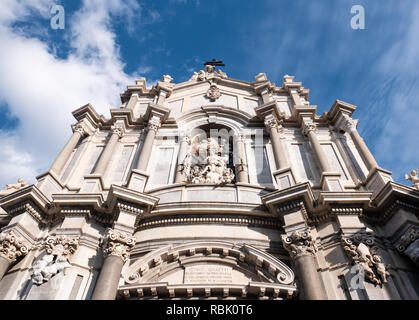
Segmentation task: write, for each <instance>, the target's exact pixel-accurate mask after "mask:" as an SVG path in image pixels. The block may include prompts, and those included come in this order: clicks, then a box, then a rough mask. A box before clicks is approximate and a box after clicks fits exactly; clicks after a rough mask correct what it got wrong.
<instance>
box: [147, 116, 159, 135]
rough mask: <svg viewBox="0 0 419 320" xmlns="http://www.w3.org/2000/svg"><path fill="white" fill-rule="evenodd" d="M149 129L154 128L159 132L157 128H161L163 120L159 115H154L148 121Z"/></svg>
mask: <svg viewBox="0 0 419 320" xmlns="http://www.w3.org/2000/svg"><path fill="white" fill-rule="evenodd" d="M147 127H148V130H153V131H155V132H157V130H159V128H160V127H161V120H160V118H159V117H157V116H153V117H152V118H151V119H150V120H149V121H148V125H147Z"/></svg>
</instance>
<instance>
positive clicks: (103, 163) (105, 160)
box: [93, 127, 123, 175]
mask: <svg viewBox="0 0 419 320" xmlns="http://www.w3.org/2000/svg"><path fill="white" fill-rule="evenodd" d="M111 130H112V135H111V137H110V139H109V141H108V144H107V145H106V147H105V150H104V151H103V153H102V154H101V156H100V159H99V162H98V164H97V166H96V168H95V171H94V172H93V174H97V175H103V174H104V173H105V172H106V168H107V167H108V164H109V161H110V160H111V157H112V154H113V152H114V150H115V147H116V144H117V143H118V140H119V138H120V137H122V135H123V130H122V128H121V127H112V128H111Z"/></svg>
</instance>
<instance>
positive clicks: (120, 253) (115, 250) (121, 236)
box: [103, 229, 135, 262]
mask: <svg viewBox="0 0 419 320" xmlns="http://www.w3.org/2000/svg"><path fill="white" fill-rule="evenodd" d="M134 245H135V237H133V236H131V235H129V234H125V233H122V232H118V231H115V230H113V229H108V234H107V236H106V238H105V241H104V247H103V253H104V256H105V257H107V256H117V257H120V258H121V259H122V260H124V262H125V261H127V260H128V259H129V256H130V251H131V249H132V248H133V247H134Z"/></svg>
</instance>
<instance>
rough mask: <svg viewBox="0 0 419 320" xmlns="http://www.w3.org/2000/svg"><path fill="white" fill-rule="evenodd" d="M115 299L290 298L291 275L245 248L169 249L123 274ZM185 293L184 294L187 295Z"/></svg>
mask: <svg viewBox="0 0 419 320" xmlns="http://www.w3.org/2000/svg"><path fill="white" fill-rule="evenodd" d="M123 278H124V281H125V284H124V285H123V286H121V287H120V290H119V292H120V296H122V297H124V296H125V297H127V295H128V296H129V297H131V296H132V295H134V296H139V297H144V296H147V295H162V296H168V297H174V296H176V295H177V296H179V295H187V296H190V295H205V296H211V295H217V294H222V295H224V296H225V295H226V294H228V295H236V294H237V295H240V296H241V297H243V295H244V296H247V295H248V294H251V295H256V296H271V297H278V296H281V295H282V296H287V297H289V296H292V295H293V294H294V293H295V291H296V287H295V284H294V273H293V271H292V270H291V269H290V268H289V267H288V266H287V265H286V264H284V263H283V262H281V261H280V260H278V259H276V258H275V257H273V256H272V255H270V254H268V253H266V252H264V251H263V250H259V249H257V248H255V247H253V246H250V245H246V244H233V243H229V242H222V241H211V242H209V241H199V242H189V243H185V244H181V245H170V246H166V247H163V248H160V249H158V250H155V251H153V252H151V253H149V254H147V255H145V256H144V257H142V258H140V259H139V260H137V261H135V262H134V263H133V264H132V265H131V266H129V267H128V268H127V269H126V270H125V272H123ZM188 290H189V291H188Z"/></svg>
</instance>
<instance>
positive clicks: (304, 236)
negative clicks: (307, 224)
mask: <svg viewBox="0 0 419 320" xmlns="http://www.w3.org/2000/svg"><path fill="white" fill-rule="evenodd" d="M282 244H283V246H284V248H285V249H286V250H287V251H288V252H289V254H290V255H291V257H292V258H294V259H295V258H298V257H300V256H304V255H312V254H314V253H315V252H316V251H317V247H316V245H315V243H314V240H313V239H312V237H311V232H310V230H309V229H305V230H302V231H294V232H293V233H291V234H290V235H283V236H282Z"/></svg>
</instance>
